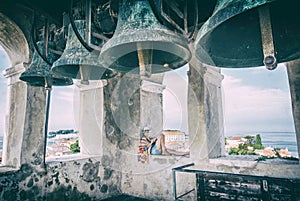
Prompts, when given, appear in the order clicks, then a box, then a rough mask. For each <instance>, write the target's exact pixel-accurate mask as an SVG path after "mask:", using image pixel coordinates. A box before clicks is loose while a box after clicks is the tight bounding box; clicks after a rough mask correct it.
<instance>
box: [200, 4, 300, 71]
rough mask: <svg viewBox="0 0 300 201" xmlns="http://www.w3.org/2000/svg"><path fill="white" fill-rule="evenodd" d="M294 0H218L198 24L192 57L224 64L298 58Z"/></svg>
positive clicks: (250, 64) (251, 64)
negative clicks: (201, 23) (209, 15)
mask: <svg viewBox="0 0 300 201" xmlns="http://www.w3.org/2000/svg"><path fill="white" fill-rule="evenodd" d="M297 3H298V1H297V0H257V1H250V0H249V1H248V0H247V1H245V0H219V1H218V3H217V5H216V6H215V10H214V12H213V14H212V16H211V17H210V18H209V19H208V20H207V21H206V22H205V23H204V24H203V26H202V27H201V28H200V30H199V32H198V35H197V39H196V42H195V51H196V53H195V54H196V57H197V58H198V59H199V60H200V61H201V62H203V63H205V64H208V65H212V66H217V67H224V68H246V67H258V66H264V65H265V66H266V67H267V68H268V69H274V68H276V66H277V63H282V62H288V61H291V60H295V59H298V58H300V26H299V20H298V19H300V13H299V11H298V7H297V6H295V5H297Z"/></svg>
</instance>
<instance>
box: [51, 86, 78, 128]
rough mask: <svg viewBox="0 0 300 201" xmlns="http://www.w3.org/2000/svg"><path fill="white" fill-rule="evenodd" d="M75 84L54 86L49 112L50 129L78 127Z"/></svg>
mask: <svg viewBox="0 0 300 201" xmlns="http://www.w3.org/2000/svg"><path fill="white" fill-rule="evenodd" d="M74 96H75V95H74V86H68V87H53V91H52V94H51V105H50V113H49V131H56V130H60V129H75V130H76V129H77V128H76V125H75V119H74V117H75V113H76V112H77V111H76V108H75V107H74Z"/></svg>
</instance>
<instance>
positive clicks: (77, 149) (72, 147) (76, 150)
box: [70, 140, 80, 154]
mask: <svg viewBox="0 0 300 201" xmlns="http://www.w3.org/2000/svg"><path fill="white" fill-rule="evenodd" d="M70 150H71V151H72V153H73V154H75V153H79V152H80V147H79V142H78V140H76V141H75V143H73V144H71V145H70Z"/></svg>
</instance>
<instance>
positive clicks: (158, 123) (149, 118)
mask: <svg viewBox="0 0 300 201" xmlns="http://www.w3.org/2000/svg"><path fill="white" fill-rule="evenodd" d="M163 78H164V74H161V73H160V74H154V75H152V76H151V78H150V79H142V81H141V92H140V93H141V95H140V97H141V99H140V102H141V108H140V114H141V123H140V128H141V129H143V128H144V127H148V128H150V129H151V135H152V136H153V137H157V136H159V134H160V133H161V131H162V130H163V104H162V99H163V97H162V93H163V90H164V89H165V86H164V85H162V82H163Z"/></svg>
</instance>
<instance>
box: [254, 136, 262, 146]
mask: <svg viewBox="0 0 300 201" xmlns="http://www.w3.org/2000/svg"><path fill="white" fill-rule="evenodd" d="M255 144H256V145H261V146H262V143H261V137H260V134H257V135H256V136H255Z"/></svg>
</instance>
